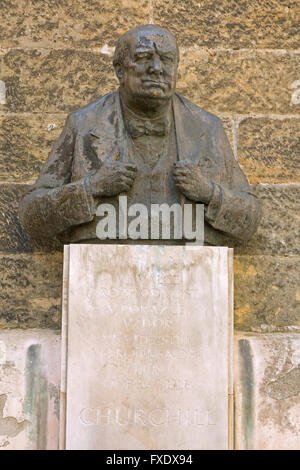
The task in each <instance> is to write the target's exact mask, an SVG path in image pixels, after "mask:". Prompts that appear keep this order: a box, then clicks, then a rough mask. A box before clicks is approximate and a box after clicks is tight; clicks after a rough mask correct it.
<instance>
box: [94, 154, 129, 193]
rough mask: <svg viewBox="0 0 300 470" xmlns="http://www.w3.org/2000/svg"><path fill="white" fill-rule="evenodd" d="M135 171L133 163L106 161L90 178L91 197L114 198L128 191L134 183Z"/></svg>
mask: <svg viewBox="0 0 300 470" xmlns="http://www.w3.org/2000/svg"><path fill="white" fill-rule="evenodd" d="M136 171H137V167H136V164H135V163H126V162H119V161H115V160H112V159H108V160H106V161H105V162H104V163H103V165H102V166H101V168H99V170H98V171H97V172H96V173H95V174H94V175H92V176H91V179H90V184H91V191H92V194H93V196H116V195H117V194H120V193H121V192H123V191H128V190H129V189H130V188H131V186H132V184H133V182H134V179H135V177H136Z"/></svg>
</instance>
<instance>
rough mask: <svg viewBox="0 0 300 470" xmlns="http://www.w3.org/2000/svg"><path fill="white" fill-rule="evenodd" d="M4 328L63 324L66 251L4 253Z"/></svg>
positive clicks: (0, 266)
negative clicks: (32, 253)
mask: <svg viewBox="0 0 300 470" xmlns="http://www.w3.org/2000/svg"><path fill="white" fill-rule="evenodd" d="M0 270H1V273H2V274H1V281H0V286H1V293H0V328H23V329H24V328H26V329H27V328H51V329H60V327H61V290H62V254H61V253H53V254H51V255H50V254H47V255H30V254H27V255H13V254H11V255H0Z"/></svg>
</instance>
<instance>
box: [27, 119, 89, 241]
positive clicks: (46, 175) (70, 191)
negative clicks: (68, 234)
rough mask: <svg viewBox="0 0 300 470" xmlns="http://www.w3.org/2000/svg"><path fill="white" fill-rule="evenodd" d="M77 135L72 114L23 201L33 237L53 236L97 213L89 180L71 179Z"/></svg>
mask: <svg viewBox="0 0 300 470" xmlns="http://www.w3.org/2000/svg"><path fill="white" fill-rule="evenodd" d="M75 137H76V130H75V122H74V116H73V115H72V114H71V115H69V116H68V118H67V121H66V124H65V127H64V129H63V131H62V133H61V135H60V137H59V138H58V140H57V141H56V143H55V144H54V146H53V148H52V150H51V152H50V155H49V157H48V159H47V161H46V163H45V164H44V166H43V168H42V170H41V173H40V175H39V177H38V179H37V181H36V183H35V184H34V186H33V188H31V190H30V192H29V193H28V194H26V195H25V197H24V198H23V199H22V201H21V202H20V206H19V218H20V221H21V223H22V225H23V227H24V228H25V230H26V231H27V232H28V233H29V234H30V235H31V236H33V237H37V238H42V237H52V236H55V235H58V234H59V233H61V232H63V231H64V230H66V229H68V228H70V227H72V226H74V225H79V224H82V223H85V222H89V221H91V220H92V219H93V217H94V214H95V207H94V199H93V196H92V194H91V191H90V185H89V180H88V179H87V178H84V179H82V180H78V181H76V182H71V171H72V160H73V152H74V143H75Z"/></svg>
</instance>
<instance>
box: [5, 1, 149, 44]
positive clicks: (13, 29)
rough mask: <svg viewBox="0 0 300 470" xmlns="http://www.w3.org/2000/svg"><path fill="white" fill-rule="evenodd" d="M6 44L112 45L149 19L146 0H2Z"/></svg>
mask: <svg viewBox="0 0 300 470" xmlns="http://www.w3.org/2000/svg"><path fill="white" fill-rule="evenodd" d="M1 10H2V21H1V26H0V45H2V46H4V47H37V46H38V47H47V48H51V47H79V48H88V47H103V46H105V44H107V45H109V46H112V45H114V43H115V41H116V39H117V38H118V37H119V35H120V34H122V33H124V32H125V31H127V30H128V29H130V28H132V27H134V26H137V25H138V24H147V23H149V10H150V6H149V2H148V1H146V0H142V1H140V0H101V2H99V1H97V0H81V1H76V2H74V1H73V0H63V1H59V2H58V1H56V0H47V2H45V1H44V0H34V1H33V2H28V1H27V0H2V1H1Z"/></svg>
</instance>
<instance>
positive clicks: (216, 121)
mask: <svg viewBox="0 0 300 470" xmlns="http://www.w3.org/2000/svg"><path fill="white" fill-rule="evenodd" d="M175 99H176V100H178V101H179V102H180V103H181V105H183V106H184V107H185V108H186V109H188V110H189V111H190V112H191V113H192V115H193V116H194V118H196V119H199V120H200V121H202V122H203V123H204V124H206V126H208V127H212V128H214V127H216V126H220V125H222V124H221V119H220V118H218V116H216V115H215V114H213V113H210V112H209V111H206V110H205V109H203V108H200V106H198V105H196V104H195V103H192V102H191V101H190V100H188V99H187V98H185V97H184V96H182V95H180V93H177V92H176V93H175Z"/></svg>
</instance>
